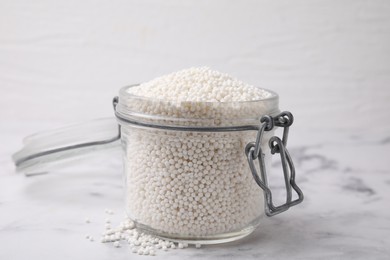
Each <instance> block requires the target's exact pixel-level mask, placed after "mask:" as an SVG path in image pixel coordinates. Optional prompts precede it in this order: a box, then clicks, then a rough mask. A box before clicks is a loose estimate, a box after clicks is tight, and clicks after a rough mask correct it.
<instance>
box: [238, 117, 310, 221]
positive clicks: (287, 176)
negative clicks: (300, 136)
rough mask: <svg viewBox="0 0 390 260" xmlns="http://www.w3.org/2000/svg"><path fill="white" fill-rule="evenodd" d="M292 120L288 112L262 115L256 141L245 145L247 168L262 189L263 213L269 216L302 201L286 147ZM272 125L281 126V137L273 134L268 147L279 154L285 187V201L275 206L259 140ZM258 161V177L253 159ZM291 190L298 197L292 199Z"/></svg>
mask: <svg viewBox="0 0 390 260" xmlns="http://www.w3.org/2000/svg"><path fill="white" fill-rule="evenodd" d="M293 120H294V117H293V115H292V114H291V113H290V112H282V113H280V114H278V115H277V116H275V117H271V116H268V115H265V116H263V117H262V118H261V119H260V123H261V124H260V126H259V130H258V132H257V137H256V142H250V143H248V144H247V146H246V147H245V154H246V157H247V160H248V164H249V168H250V169H251V172H252V175H253V178H254V179H255V181H256V183H257V184H258V185H259V186H260V188H262V189H263V192H264V198H265V214H266V215H267V216H269V217H271V216H274V215H276V214H279V213H281V212H283V211H286V210H288V209H289V208H290V207H292V206H295V205H297V204H299V203H301V202H302V201H303V193H302V191H301V189H300V188H299V187H298V186H297V184H296V183H295V168H294V164H293V162H292V159H291V156H290V154H289V152H288V150H287V148H286V146H287V137H288V131H289V127H290V126H291V125H292V123H293ZM274 126H278V127H283V138H282V139H280V138H279V137H277V136H273V137H271V138H270V140H269V147H270V149H271V154H275V153H278V154H280V159H281V162H282V168H283V175H284V181H285V187H286V192H287V196H286V203H284V204H282V205H279V206H275V205H274V203H273V202H272V192H271V190H270V188H269V186H268V181H267V172H266V167H265V163H264V156H265V154H264V153H263V151H262V149H261V141H262V139H263V134H264V131H271V130H272V129H273V128H274ZM256 159H257V160H258V161H259V168H260V177H259V175H258V173H257V169H256V167H255V164H254V161H255V160H256ZM292 190H294V191H295V192H296V193H297V195H298V198H297V199H295V200H292Z"/></svg>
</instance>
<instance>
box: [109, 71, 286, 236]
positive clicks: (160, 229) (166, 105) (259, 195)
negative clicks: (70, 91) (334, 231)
mask: <svg viewBox="0 0 390 260" xmlns="http://www.w3.org/2000/svg"><path fill="white" fill-rule="evenodd" d="M278 112H279V110H278V97H277V95H276V94H275V93H273V92H271V91H268V90H264V89H261V88H258V87H255V86H252V85H249V84H246V83H244V82H242V81H239V80H237V79H235V78H233V77H231V76H229V75H227V74H223V73H220V72H217V71H213V70H211V69H209V68H207V67H201V68H190V69H186V70H182V71H178V72H175V73H172V74H169V75H165V76H162V77H159V78H156V79H154V80H152V81H149V82H146V83H143V84H140V85H135V86H128V87H125V88H123V89H122V90H121V92H120V95H119V101H118V104H117V105H116V113H117V115H119V118H126V120H125V121H123V120H119V123H120V125H121V139H122V144H123V150H124V155H123V161H124V172H125V184H126V191H125V197H126V213H127V215H128V216H129V218H130V219H131V220H132V221H134V223H135V225H136V226H137V228H140V229H141V230H144V231H146V232H148V233H151V234H155V235H157V236H161V237H165V238H170V239H173V240H178V241H190V242H191V241H196V242H199V241H200V242H201V243H219V242H227V241H232V240H235V239H238V238H241V237H243V236H246V235H248V234H250V233H251V232H252V231H253V230H254V229H255V228H256V227H257V226H258V224H259V222H260V219H261V218H262V216H263V215H264V197H263V192H262V190H261V189H260V188H259V187H258V186H257V184H256V182H255V181H254V180H253V177H252V175H251V172H250V169H249V167H248V162H247V159H246V156H245V153H244V150H245V146H246V145H247V144H248V143H249V142H253V141H254V140H255V139H256V134H257V133H256V131H226V132H224V131H212V129H213V128H215V127H234V126H241V125H258V124H259V119H260V118H261V116H262V115H265V114H270V115H273V114H276V113H278ZM129 122H130V123H129ZM131 122H133V123H131ZM150 125H152V126H154V127H149V126H150ZM170 127H176V129H175V130H172V129H171V128H170ZM197 127H207V128H210V129H211V131H202V132H199V131H196V128H197ZM180 128H182V129H183V130H177V129H180ZM191 129H192V130H191ZM271 135H272V131H270V132H266V133H265V136H264V138H263V143H262V144H261V146H262V147H263V150H264V151H268V150H267V149H269V148H268V146H267V144H268V140H269V137H270V136H271ZM268 162H269V160H268V159H267V160H266V163H268Z"/></svg>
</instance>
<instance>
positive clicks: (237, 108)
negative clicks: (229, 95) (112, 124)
mask: <svg viewBox="0 0 390 260" xmlns="http://www.w3.org/2000/svg"><path fill="white" fill-rule="evenodd" d="M135 86H138V84H135V85H129V86H125V87H122V88H121V89H120V91H119V99H118V103H117V105H116V115H117V118H118V119H120V118H122V120H119V122H120V123H121V124H122V123H123V124H124V123H125V121H128V122H130V121H131V122H137V124H143V123H145V124H160V125H176V126H184V125H185V126H210V127H214V126H232V125H257V124H258V122H259V119H260V118H261V116H263V115H265V114H268V115H274V114H277V113H279V112H280V111H279V95H278V94H277V93H275V92H273V91H271V90H266V89H263V90H265V91H268V92H269V93H270V94H271V95H270V96H269V97H267V98H264V99H259V100H249V101H231V102H218V101H217V102H216V101H213V102H211V101H204V102H202V101H180V100H178V101H175V100H165V99H162V98H159V99H158V98H149V97H145V96H137V95H134V94H132V93H129V92H128V91H127V90H128V89H129V88H131V87H135ZM155 107H159V109H157V111H153V109H154V108H155ZM189 107H196V108H195V110H196V109H198V110H197V111H198V112H199V113H200V114H198V112H196V113H193V110H191V111H189ZM161 108H162V109H161ZM182 108H185V109H184V110H182ZM172 111H173V113H174V114H175V113H176V112H177V114H176V115H173V114H170V113H172Z"/></svg>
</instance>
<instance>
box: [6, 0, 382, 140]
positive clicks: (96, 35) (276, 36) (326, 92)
mask: <svg viewBox="0 0 390 260" xmlns="http://www.w3.org/2000/svg"><path fill="white" fill-rule="evenodd" d="M204 65H206V66H210V67H211V68H213V69H216V70H220V71H222V72H227V73H230V74H232V75H233V76H235V77H238V78H239V79H241V80H243V81H246V82H248V83H251V84H254V85H258V86H261V87H264V88H268V89H272V90H275V91H276V92H278V93H279V94H280V96H281V99H280V103H281V108H282V109H286V110H290V111H292V112H293V113H294V114H295V117H296V124H295V127H296V131H297V132H302V131H305V129H306V130H307V129H309V131H324V132H329V131H341V132H343V133H345V134H346V135H349V134H355V135H364V133H365V131H366V128H367V127H370V128H374V129H376V130H375V133H377V134H379V136H380V138H386V137H387V136H388V134H387V133H388V132H389V131H390V123H389V120H387V117H388V116H387V115H386V113H387V112H388V111H389V108H390V105H389V102H388V100H389V98H390V86H389V83H390V2H389V1H378V0H374V1H373V0H370V1H368V0H342V1H340V0H327V1H324V0H313V1H302V0H300V1H287V0H285V1H259V0H256V1H247V0H245V1H221V0H218V1H217V0H214V1H179V0H168V1H167V0H166V1H150V0H147V1H145V0H142V1H141V0H140V1H129V0H126V1H101V0H100V1H91V0H85V1H75V0H70V1H42V0H41V1H26V0H25V1H23V0H16V1H14V0H12V1H11V0H9V1H7V0H3V1H2V2H1V3H0V90H1V95H0V98H1V103H0V118H1V121H0V123H1V126H0V130H1V132H2V135H4V134H7V133H9V132H14V131H15V128H16V125H13V124H12V122H13V121H17V122H20V121H24V122H32V123H33V124H34V126H33V125H31V128H30V129H24V130H23V131H22V132H23V134H29V133H30V132H32V131H33V132H34V131H38V130H44V129H45V128H47V126H51V125H53V126H61V125H63V124H65V123H68V122H77V121H82V120H86V119H91V118H96V117H102V116H110V115H112V110H111V98H112V97H113V96H114V95H116V94H117V91H118V89H119V88H120V87H122V86H124V85H127V84H132V83H139V82H144V81H147V80H150V79H153V78H154V77H157V76H160V75H163V74H166V73H170V72H173V71H176V70H179V69H183V68H187V67H191V66H204ZM3 122H8V123H7V125H4V123H3ZM36 122H41V123H42V125H41V127H39V126H35V123H36ZM9 124H11V125H9ZM351 132H353V133H351Z"/></svg>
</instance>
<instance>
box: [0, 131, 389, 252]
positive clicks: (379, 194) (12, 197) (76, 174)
mask: <svg viewBox="0 0 390 260" xmlns="http://www.w3.org/2000/svg"><path fill="white" fill-rule="evenodd" d="M14 138H16V137H14ZM291 139H294V140H300V141H299V142H294V143H293V144H292V145H291V148H290V153H291V154H292V156H293V159H294V162H295V165H296V169H297V183H298V184H299V186H300V187H301V188H302V190H303V191H304V194H305V200H304V202H303V203H302V204H300V205H299V206H296V207H294V208H291V209H290V210H288V211H287V212H285V213H283V214H280V215H277V216H274V217H272V218H265V219H264V220H263V222H262V224H261V226H260V227H259V228H258V229H257V230H256V231H255V232H254V233H253V234H252V235H250V236H248V237H246V238H244V239H242V240H240V241H236V242H232V243H227V244H223V245H212V246H203V247H202V248H200V249H196V248H187V249H183V250H182V249H175V250H170V251H168V252H163V251H158V252H157V255H156V256H154V259H167V258H169V259H389V257H390V207H389V199H390V192H389V190H390V172H389V167H388V166H389V161H388V160H387V159H386V157H387V155H388V154H389V152H390V142H389V138H379V139H375V138H371V139H369V138H367V137H366V136H360V137H359V136H353V135H349V136H348V135H343V134H339V135H337V136H331V137H330V136H323V137H315V138H311V137H308V136H306V135H302V136H294V137H291ZM299 143H302V144H301V145H300V144H299ZM10 152H11V149H10V148H9V149H5V151H3V152H2V154H1V163H2V166H3V170H4V171H2V172H1V175H0V220H1V221H0V244H1V250H0V259H27V258H33V259H38V258H39V259H145V257H146V256H138V255H135V254H133V253H131V252H130V248H129V247H128V246H123V247H121V248H114V247H113V246H112V244H102V243H100V234H101V232H102V231H103V230H104V222H105V219H106V218H107V217H108V216H107V215H106V214H105V212H104V210H105V209H106V208H109V209H112V210H113V211H114V212H115V214H114V215H113V216H112V217H111V218H112V222H113V224H115V223H119V222H120V221H121V220H122V219H123V217H124V213H123V207H122V206H123V204H122V195H123V191H122V177H121V173H120V172H121V169H120V168H121V162H120V160H119V159H118V157H120V155H119V153H118V151H116V152H114V151H111V152H110V154H104V160H102V158H100V159H99V157H100V156H103V155H97V156H96V158H95V159H94V160H90V161H86V162H84V163H77V164H75V165H74V166H69V167H66V168H63V169H62V170H60V171H53V172H52V173H50V174H45V175H40V176H36V177H24V176H23V175H21V174H16V173H15V172H14V168H13V165H12V163H11V162H10V161H9V160H10V158H9V156H10ZM272 168H273V169H272V174H271V176H270V183H271V185H272V187H273V189H274V192H275V196H276V199H277V200H279V201H282V198H283V189H282V184H283V182H282V177H281V172H280V163H278V161H277V160H276V159H275V160H274V162H273V166H272ZM85 218H89V219H90V220H91V223H89V224H87V223H85ZM86 235H91V236H93V237H94V238H95V241H94V242H90V241H88V240H87V239H85V236H86Z"/></svg>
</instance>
